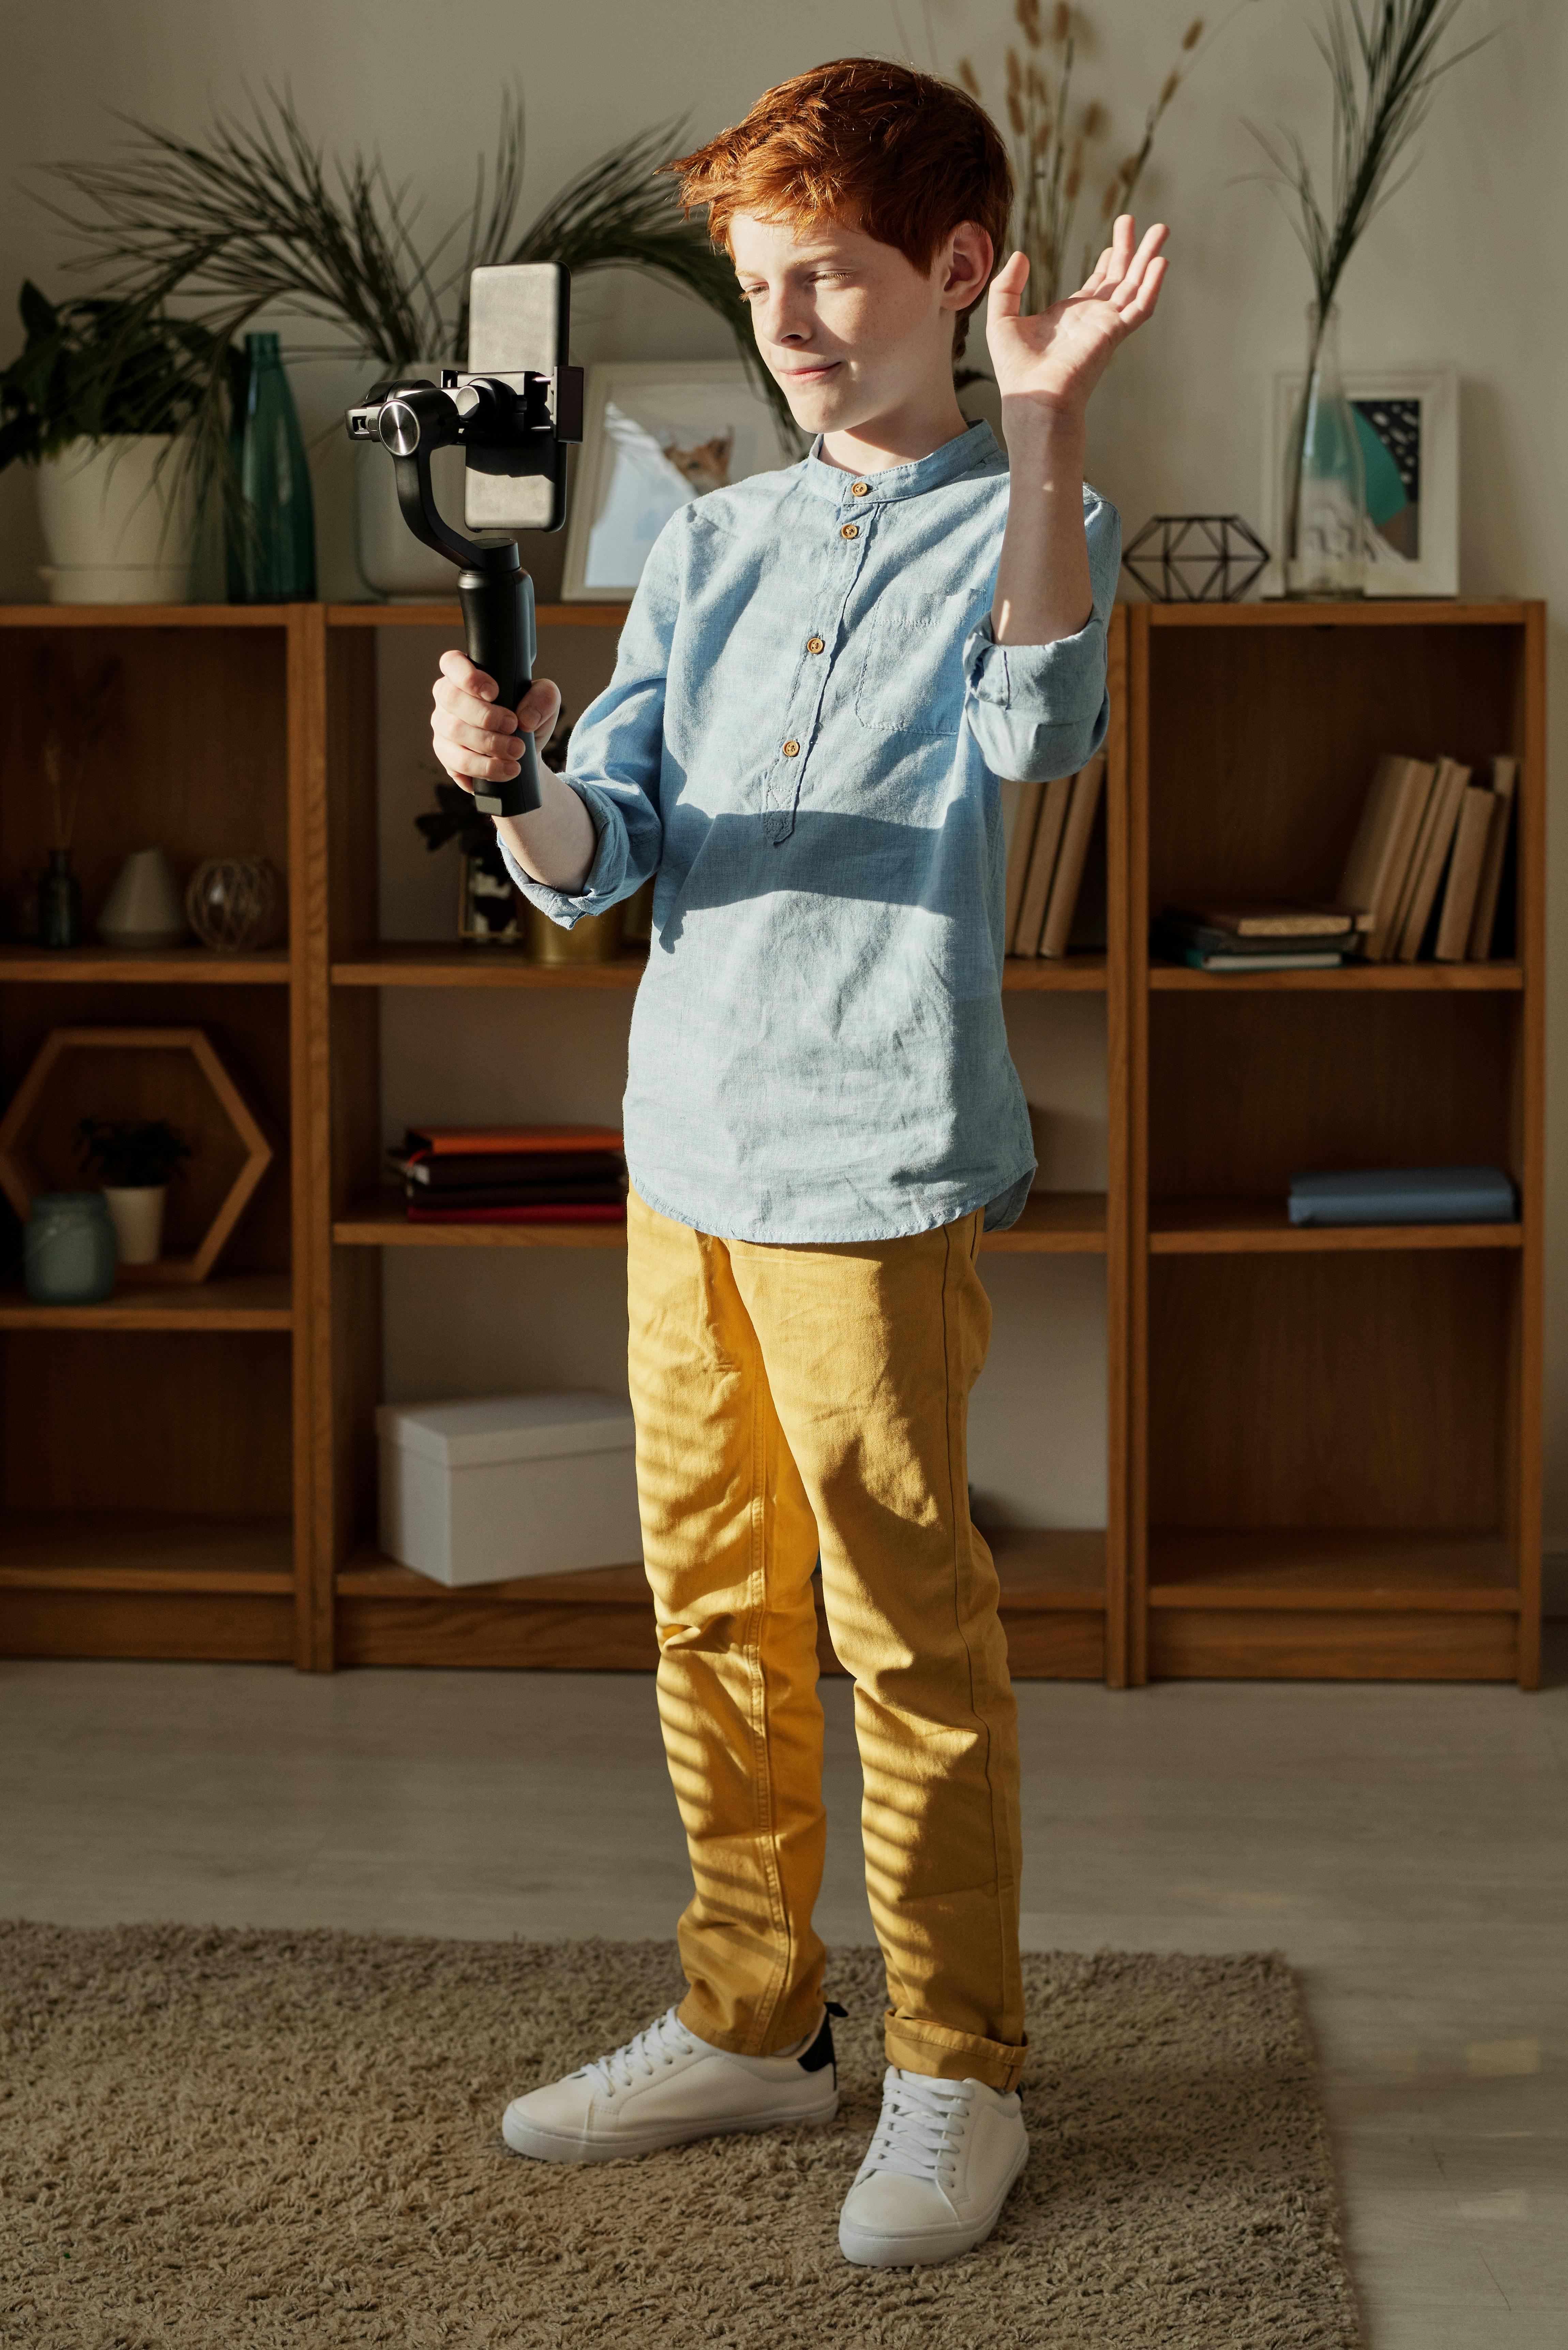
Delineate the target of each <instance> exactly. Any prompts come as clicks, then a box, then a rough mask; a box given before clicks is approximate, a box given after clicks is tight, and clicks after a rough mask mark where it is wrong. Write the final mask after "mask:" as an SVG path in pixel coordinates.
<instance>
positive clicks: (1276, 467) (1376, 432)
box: [1261, 367, 1459, 597]
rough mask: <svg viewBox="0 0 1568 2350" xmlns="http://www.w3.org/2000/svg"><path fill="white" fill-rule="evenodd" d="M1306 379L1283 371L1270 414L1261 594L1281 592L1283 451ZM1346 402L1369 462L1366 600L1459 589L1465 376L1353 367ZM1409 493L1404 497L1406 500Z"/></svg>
mask: <svg viewBox="0 0 1568 2350" xmlns="http://www.w3.org/2000/svg"><path fill="white" fill-rule="evenodd" d="M1303 381H1304V378H1303V374H1302V372H1301V370H1300V369H1297V370H1296V371H1295V372H1294V373H1280V374H1276V375H1275V376H1274V378H1273V380H1272V382H1271V383H1270V385H1269V386H1268V389H1267V391H1266V393H1265V395H1264V397H1265V407H1264V411H1263V464H1264V479H1263V495H1262V512H1263V515H1264V525H1263V537H1264V539H1265V541H1266V542H1267V544H1268V545H1269V546H1271V547H1272V548H1273V549H1274V554H1273V556H1272V559H1271V561H1270V564H1269V567H1268V569H1267V571H1266V572H1265V573H1264V575H1263V578H1262V588H1261V592H1262V594H1263V595H1265V596H1278V595H1280V594H1282V591H1283V586H1284V581H1283V577H1282V571H1281V568H1280V559H1279V544H1280V536H1281V531H1282V517H1281V508H1282V498H1283V494H1282V482H1283V477H1284V465H1285V449H1286V443H1287V442H1288V441H1289V438H1290V431H1291V424H1292V421H1293V418H1294V415H1295V411H1296V404H1297V402H1298V401H1299V400H1300V399H1301V396H1302V386H1303ZM1345 396H1346V398H1347V399H1348V400H1350V403H1351V405H1352V407H1353V408H1354V409H1355V411H1356V416H1357V420H1358V422H1359V423H1360V425H1361V428H1362V434H1363V447H1364V449H1365V450H1366V454H1367V457H1368V473H1367V509H1368V511H1367V525H1366V552H1367V557H1368V560H1367V565H1366V593H1367V595H1368V596H1395V597H1399V596H1457V595H1458V594H1459V369H1457V368H1453V367H1393V368H1347V369H1345ZM1401 494H1402V495H1401Z"/></svg>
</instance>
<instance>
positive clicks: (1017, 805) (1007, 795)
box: [1002, 779, 1045, 954]
mask: <svg viewBox="0 0 1568 2350" xmlns="http://www.w3.org/2000/svg"><path fill="white" fill-rule="evenodd" d="M1044 796H1045V786H1044V784H1029V783H1020V782H1018V781H1017V780H1016V779H1014V780H1012V781H1010V782H1008V783H1004V784H1003V785H1002V838H1003V840H1004V841H1005V843H1006V847H1007V895H1006V899H1005V905H1004V910H1003V913H1002V952H1003V954H1011V953H1012V941H1013V936H1014V934H1015V932H1016V931H1017V929H1018V910H1019V908H1020V907H1021V906H1022V905H1023V884H1024V882H1025V880H1026V879H1027V878H1028V874H1029V859H1030V857H1031V855H1032V853H1033V847H1034V834H1035V829H1036V827H1037V826H1038V824H1039V820H1040V803H1041V801H1042V800H1043V799H1044Z"/></svg>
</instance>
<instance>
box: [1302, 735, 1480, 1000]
mask: <svg viewBox="0 0 1568 2350" xmlns="http://www.w3.org/2000/svg"><path fill="white" fill-rule="evenodd" d="M1517 777H1518V763H1517V761H1515V760H1513V759H1511V758H1503V757H1499V758H1495V759H1493V760H1492V762H1491V771H1490V775H1489V776H1488V777H1487V778H1486V779H1485V780H1484V781H1478V780H1477V779H1476V777H1475V776H1474V775H1473V774H1472V771H1471V770H1470V769H1469V767H1467V766H1464V765H1462V764H1460V762H1459V760H1458V759H1447V758H1439V759H1436V760H1431V759H1410V758H1405V757H1403V756H1400V755H1398V754H1394V753H1389V754H1386V755H1385V756H1384V757H1383V758H1381V759H1379V760H1378V762H1377V764H1376V768H1375V769H1374V771H1373V776H1372V783H1371V786H1370V788H1369V789H1368V791H1367V795H1366V803H1365V805H1364V806H1363V808H1362V811H1361V821H1360V823H1359V824H1358V825H1357V827H1356V830H1355V839H1354V840H1353V841H1352V843H1351V845H1350V854H1349V856H1348V857H1347V858H1345V870H1344V872H1343V873H1342V874H1341V876H1340V881H1339V888H1338V889H1337V891H1336V892H1335V898H1336V902H1337V903H1338V904H1340V905H1341V906H1345V907H1349V908H1352V909H1354V910H1355V912H1356V913H1357V914H1358V915H1359V916H1361V917H1362V918H1363V920H1364V925H1365V930H1366V958H1367V961H1368V962H1415V961H1416V959H1417V956H1430V957H1432V958H1434V959H1435V960H1436V961H1437V962H1486V961H1487V959H1488V957H1489V956H1490V953H1491V951H1492V940H1493V934H1494V931H1495V930H1496V927H1497V915H1498V904H1499V899H1500V897H1501V891H1502V882H1503V869H1504V865H1505V862H1506V858H1507V852H1508V846H1509V830H1510V826H1511V820H1512V816H1513V803H1514V796H1515V784H1516V781H1517Z"/></svg>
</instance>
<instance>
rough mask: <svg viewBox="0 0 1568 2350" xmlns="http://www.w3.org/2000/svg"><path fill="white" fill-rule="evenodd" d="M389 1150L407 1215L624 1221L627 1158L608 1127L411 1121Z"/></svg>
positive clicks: (453, 1219) (479, 1220)
mask: <svg viewBox="0 0 1568 2350" xmlns="http://www.w3.org/2000/svg"><path fill="white" fill-rule="evenodd" d="M388 1157H389V1163H390V1165H391V1167H392V1170H393V1171H394V1173H395V1174H396V1175H397V1176H398V1177H399V1179H400V1181H401V1183H402V1186H403V1197H404V1200H405V1201H406V1203H407V1208H408V1215H409V1221H410V1223H417V1224H530V1223H535V1224H546V1223H547V1224H557V1223H562V1224H565V1223H578V1224H618V1223H624V1222H625V1221H626V1160H625V1159H624V1157H623V1156H622V1153H621V1138H620V1136H619V1135H618V1133H617V1132H616V1130H615V1129H614V1128H613V1127H606V1126H424V1127H410V1128H409V1129H408V1132H407V1133H406V1134H405V1135H404V1137H403V1141H402V1147H401V1149H397V1150H393V1151H390V1152H389V1154H388Z"/></svg>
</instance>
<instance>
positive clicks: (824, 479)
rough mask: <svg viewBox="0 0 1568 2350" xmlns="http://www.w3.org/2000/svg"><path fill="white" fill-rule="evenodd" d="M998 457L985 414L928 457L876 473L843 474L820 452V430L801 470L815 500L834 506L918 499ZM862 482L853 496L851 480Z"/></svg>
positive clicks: (994, 436) (997, 447) (997, 450)
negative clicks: (859, 488) (819, 499)
mask: <svg viewBox="0 0 1568 2350" xmlns="http://www.w3.org/2000/svg"><path fill="white" fill-rule="evenodd" d="M1001 455H1002V450H1001V447H1000V445H999V444H998V442H997V438H996V435H995V433H994V432H992V429H991V427H990V425H989V424H987V423H986V422H985V421H984V419H983V418H981V420H980V421H978V422H977V423H974V424H971V426H970V428H969V430H968V432H958V433H955V434H954V436H953V438H952V439H951V440H950V441H944V442H942V445H941V447H940V449H933V450H932V452H931V453H930V455H929V457H917V458H916V459H915V460H914V461H913V463H910V464H908V465H888V466H886V467H884V469H883V470H882V472H880V473H846V472H844V470H843V469H842V467H840V466H838V465H830V464H828V463H826V460H825V459H824V457H823V455H822V435H821V434H820V433H818V435H817V437H816V439H815V441H814V442H812V444H811V448H810V451H809V452H808V453H807V455H806V456H805V459H804V461H803V463H802V471H803V473H804V474H805V484H806V487H807V488H808V489H810V490H813V491H815V494H816V495H817V496H818V497H819V498H827V499H830V500H831V501H832V503H833V504H835V505H854V506H863V505H883V504H888V502H889V501H890V500H892V499H894V498H913V497H919V494H921V492H922V491H924V490H940V489H945V488H946V486H947V484H949V483H950V482H956V481H958V480H960V479H961V477H962V476H963V475H964V474H965V473H978V472H979V471H980V469H981V467H982V466H984V465H987V464H990V463H992V461H993V460H994V459H996V458H999V457H1000V456H1001ZM857 482H864V484H866V486H865V488H864V489H863V490H862V492H861V494H860V495H859V496H858V497H857V496H856V495H855V484H856V483H857Z"/></svg>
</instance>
